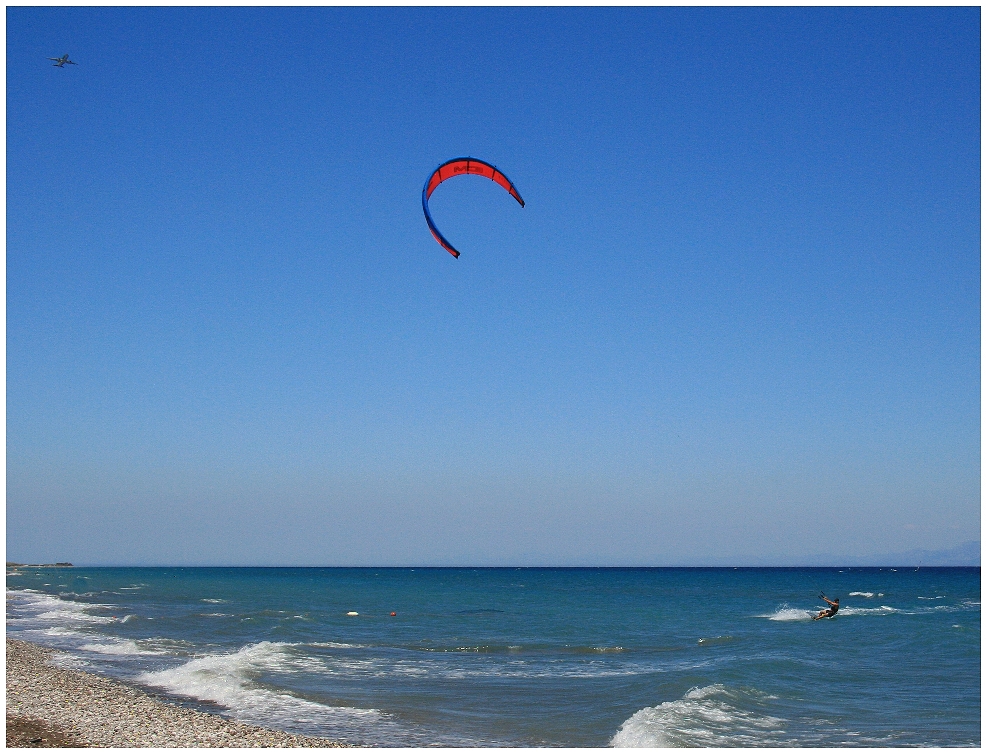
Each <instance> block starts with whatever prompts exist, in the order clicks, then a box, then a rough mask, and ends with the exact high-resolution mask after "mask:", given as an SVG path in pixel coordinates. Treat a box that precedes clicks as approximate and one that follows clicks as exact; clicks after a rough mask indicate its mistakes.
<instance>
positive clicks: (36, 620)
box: [7, 589, 115, 627]
mask: <svg viewBox="0 0 987 754" xmlns="http://www.w3.org/2000/svg"><path fill="white" fill-rule="evenodd" d="M7 596H8V598H10V599H11V600H12V603H13V604H12V605H10V604H9V605H8V607H12V608H13V610H12V611H11V610H9V609H8V616H9V617H8V621H10V622H12V623H30V624H34V626H38V627H41V626H43V625H45V624H47V625H48V626H67V625H68V626H71V625H76V626H78V625H84V624H93V623H112V622H113V621H114V620H115V618H113V617H111V616H108V615H93V613H92V612H90V611H93V610H111V609H113V608H112V607H111V606H110V605H97V604H86V603H82V602H74V601H73V600H68V599H62V598H60V597H52V596H51V595H48V594H43V593H40V592H35V591H33V590H29V589H21V590H7ZM11 612H12V615H11Z"/></svg>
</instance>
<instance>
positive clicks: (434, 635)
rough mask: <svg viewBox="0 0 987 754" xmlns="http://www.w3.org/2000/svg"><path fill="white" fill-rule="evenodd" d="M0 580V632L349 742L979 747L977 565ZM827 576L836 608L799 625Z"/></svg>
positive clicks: (56, 574) (14, 576) (235, 713)
mask: <svg viewBox="0 0 987 754" xmlns="http://www.w3.org/2000/svg"><path fill="white" fill-rule="evenodd" d="M7 590H8V591H7V594H8V601H7V630H8V635H9V636H13V637H18V636H19V637H20V638H24V639H27V640H30V641H35V642H38V643H42V644H47V645H51V646H55V647H59V648H61V649H64V650H68V651H69V652H70V653H71V657H70V659H69V660H68V662H69V663H70V664H72V665H73V666H75V667H80V668H84V669H88V670H91V671H94V672H100V673H105V674H108V675H112V676H115V677H118V678H124V679H127V680H129V681H132V682H137V683H139V684H141V685H144V686H148V687H152V688H154V689H155V690H156V691H158V692H165V693H167V694H170V695H174V696H178V697H182V698H184V699H187V700H188V699H191V700H197V701H198V702H199V703H201V704H204V705H208V707H209V708H211V709H214V710H215V711H220V712H222V713H223V714H226V715H229V716H231V717H235V718H237V719H240V720H244V721H247V722H251V723H256V724H260V725H265V726H267V727H275V728H281V729H285V730H290V731H293V732H299V733H307V734H315V735H323V736H328V737H332V738H337V739H341V740H345V741H348V742H350V743H354V744H364V745H376V746H381V745H397V746H426V745H431V744H438V745H446V746H448V745H453V746H570V747H584V746H593V747H597V746H607V745H611V744H612V745H618V746H620V745H623V746H628V745H629V746H676V745H686V746H688V745H700V746H781V745H785V746H800V745H801V746H853V745H857V746H910V745H922V746H979V745H980V743H981V738H980V569H979V568H922V569H920V570H914V569H897V570H896V569H890V568H885V569H877V568H853V569H850V568H844V569H835V568H834V569H829V568H805V569H797V568H746V569H745V568H740V569H724V568H711V569H695V568H687V569H675V568H656V569H615V568H600V569H572V568H566V569H539V568H519V569H513V568H479V569H472V568H414V569H411V568H408V569H400V568H379V569H374V568H354V569H346V568H324V569H322V568H68V569H31V568H24V569H19V570H18V571H16V572H10V571H9V570H8V574H7ZM821 591H822V592H825V593H826V595H827V596H829V597H840V598H841V609H840V612H839V613H838V614H837V616H836V617H835V618H833V619H829V620H820V621H812V620H810V619H809V618H810V615H811V614H814V613H815V612H816V611H818V610H819V609H821V608H823V607H825V605H824V604H823V603H822V602H821V600H819V599H818V598H817V595H818V594H819V593H820V592H821ZM392 612H393V613H395V615H393V616H392V615H391V613H392ZM348 613H357V614H356V615H349V614H348Z"/></svg>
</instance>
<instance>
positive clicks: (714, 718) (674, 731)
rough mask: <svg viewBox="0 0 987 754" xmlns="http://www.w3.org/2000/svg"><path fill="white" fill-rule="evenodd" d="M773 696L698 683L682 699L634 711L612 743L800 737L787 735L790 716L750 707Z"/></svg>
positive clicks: (739, 742) (775, 741)
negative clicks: (774, 714)
mask: <svg viewBox="0 0 987 754" xmlns="http://www.w3.org/2000/svg"><path fill="white" fill-rule="evenodd" d="M771 698H772V697H769V696H768V695H766V694H763V693H761V692H758V691H755V690H740V689H729V688H727V687H726V686H724V685H723V684H719V683H717V684H713V685H712V686H704V687H702V688H693V689H690V690H689V691H688V692H687V693H686V694H685V696H683V697H682V698H681V699H677V700H675V701H671V702H663V703H662V704H659V705H658V706H656V707H645V708H644V709H642V710H639V711H638V712H635V713H634V714H633V715H631V717H629V718H628V719H627V720H625V721H624V723H623V724H622V725H621V726H620V729H619V730H618V731H617V733H616V734H615V735H614V737H613V738H612V739H611V741H610V745H611V746H613V747H617V748H656V747H659V748H664V747H672V746H674V747H680V746H688V747H695V746H702V747H712V746H716V747H739V746H784V745H789V746H790V745H792V744H794V743H796V741H794V740H793V739H791V738H790V737H789V736H787V735H786V733H785V725H786V721H785V720H782V719H780V718H777V717H772V716H770V715H765V714H762V713H760V712H758V711H756V710H755V709H751V708H752V707H756V706H759V705H760V704H762V703H763V702H764V701H766V700H768V699H771ZM745 708H746V709H745Z"/></svg>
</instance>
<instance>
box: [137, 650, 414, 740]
mask: <svg viewBox="0 0 987 754" xmlns="http://www.w3.org/2000/svg"><path fill="white" fill-rule="evenodd" d="M296 646H300V645H294V644H286V643H281V642H268V641H263V642H260V643H258V644H250V645H247V646H245V647H243V648H242V649H240V650H239V651H238V652H233V653H231V654H222V655H206V656H205V657H198V658H196V659H194V660H190V661H189V662H186V663H185V664H183V665H179V666H178V667H175V668H171V669H168V670H160V671H156V672H148V673H143V674H141V675H139V676H138V677H137V678H136V679H135V680H137V682H139V683H142V684H145V685H147V686H152V687H156V688H161V689H164V690H166V691H168V692H169V693H172V694H176V695H179V696H187V697H192V698H195V699H199V700H202V701H209V702H213V703H216V704H219V705H221V706H223V707H226V708H227V709H228V710H229V711H230V713H231V714H232V716H234V717H236V718H237V719H239V720H243V721H245V722H249V723H253V724H256V725H267V726H272V725H273V726H276V727H278V728H282V729H288V730H294V731H297V732H303V733H309V734H315V735H328V736H333V737H337V738H339V737H341V738H348V739H350V740H356V741H361V740H369V741H373V742H377V743H382V742H383V741H385V740H386V737H383V738H382V734H384V736H386V735H387V733H388V731H389V729H390V732H391V733H393V734H395V735H396V736H397V737H398V740H401V739H403V740H409V735H411V731H409V730H407V729H404V728H403V727H402V726H398V725H397V724H396V723H395V722H393V721H391V720H389V719H388V717H389V716H388V715H385V714H384V713H381V712H380V711H379V710H375V709H358V708H352V707H333V706H329V705H326V704H320V703H318V702H314V701H311V700H308V699H303V698H301V697H298V696H295V695H293V694H289V693H286V692H284V691H278V690H275V689H273V688H270V687H266V686H265V685H264V684H263V683H262V682H261V680H260V678H261V676H262V675H263V674H264V673H293V672H298V671H309V672H312V671H316V672H317V671H319V670H322V671H323V672H324V665H323V663H322V661H321V660H319V659H318V658H314V657H310V656H306V655H304V654H301V653H299V652H297V651H294V650H293V647H296Z"/></svg>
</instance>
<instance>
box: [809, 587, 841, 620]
mask: <svg viewBox="0 0 987 754" xmlns="http://www.w3.org/2000/svg"><path fill="white" fill-rule="evenodd" d="M819 599H821V600H822V601H823V602H828V603H829V607H827V608H826V609H825V610H820V611H819V615H817V616H815V617H814V618H813V619H812V620H819V619H820V618H832V617H833V616H834V615H836V611H837V610H839V609H840V598H839V597H837V598H836V599H835V600H831V599H828V598H827V597H826V595H825V594H823V593H822V592H820V593H819Z"/></svg>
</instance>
